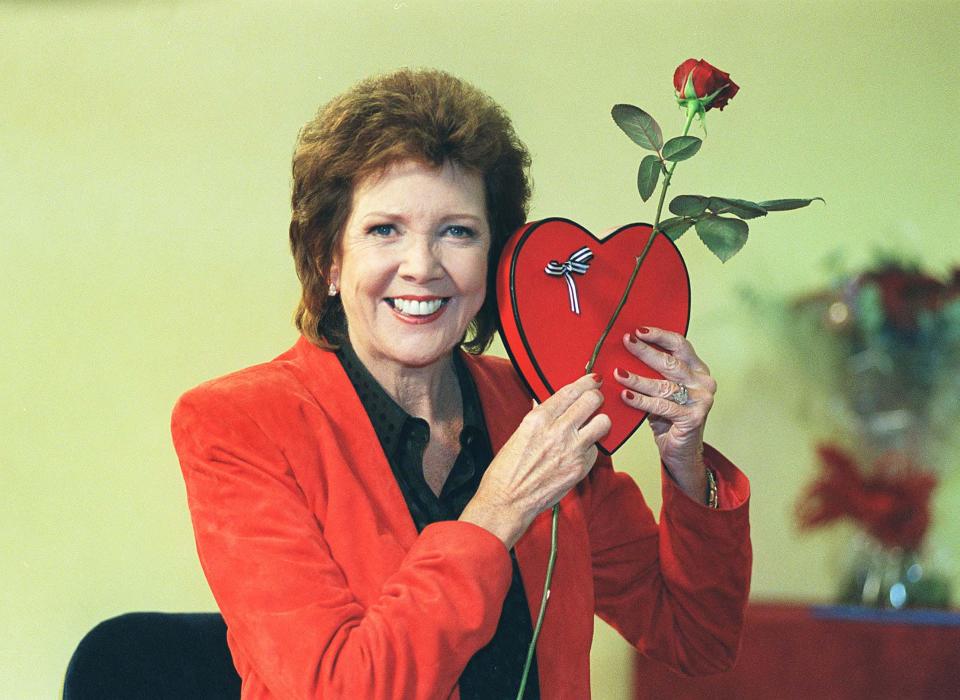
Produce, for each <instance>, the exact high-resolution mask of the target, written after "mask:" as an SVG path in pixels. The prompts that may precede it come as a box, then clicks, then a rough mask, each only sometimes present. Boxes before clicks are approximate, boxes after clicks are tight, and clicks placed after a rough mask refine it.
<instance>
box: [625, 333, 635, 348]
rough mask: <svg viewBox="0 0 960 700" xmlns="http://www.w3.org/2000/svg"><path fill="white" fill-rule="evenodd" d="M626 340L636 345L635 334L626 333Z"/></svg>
mask: <svg viewBox="0 0 960 700" xmlns="http://www.w3.org/2000/svg"><path fill="white" fill-rule="evenodd" d="M627 342H628V343H630V344H631V345H636V344H637V336H635V335H634V334H633V333H627Z"/></svg>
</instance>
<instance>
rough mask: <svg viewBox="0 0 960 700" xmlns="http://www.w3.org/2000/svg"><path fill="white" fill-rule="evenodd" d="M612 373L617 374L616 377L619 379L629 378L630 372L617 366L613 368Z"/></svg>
mask: <svg viewBox="0 0 960 700" xmlns="http://www.w3.org/2000/svg"><path fill="white" fill-rule="evenodd" d="M613 373H614V374H615V375H617V376H618V377H620V379H629V378H630V373H629V372H625V371H623V370H622V369H620V368H619V367H617V368H616V369H615V370H613Z"/></svg>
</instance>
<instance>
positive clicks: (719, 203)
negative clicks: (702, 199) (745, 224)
mask: <svg viewBox="0 0 960 700" xmlns="http://www.w3.org/2000/svg"><path fill="white" fill-rule="evenodd" d="M707 209H709V210H710V211H712V212H714V213H715V214H733V215H734V216H738V217H740V218H741V219H756V218H757V217H758V216H766V215H767V210H766V209H764V208H763V207H761V206H760V205H759V204H757V203H756V202H750V201H748V200H746V199H732V198H730V197H711V198H710V204H709V205H707Z"/></svg>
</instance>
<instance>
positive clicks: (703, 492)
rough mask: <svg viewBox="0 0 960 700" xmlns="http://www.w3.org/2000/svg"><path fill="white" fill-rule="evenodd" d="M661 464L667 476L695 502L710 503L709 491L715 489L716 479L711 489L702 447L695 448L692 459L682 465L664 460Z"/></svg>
mask: <svg viewBox="0 0 960 700" xmlns="http://www.w3.org/2000/svg"><path fill="white" fill-rule="evenodd" d="M663 466H664V468H665V470H666V472H667V474H668V475H669V477H670V478H671V479H672V480H673V482H674V483H675V484H676V485H677V487H678V488H679V489H680V490H681V491H683V492H684V493H685V494H686V495H687V496H689V497H690V498H691V499H692V500H694V501H696V502H697V503H703V504H704V505H710V502H711V491H715V490H716V481H714V482H713V488H712V489H711V481H710V478H711V476H712V475H710V474H708V472H709V469H708V468H707V464H706V462H705V461H704V459H703V448H702V447H701V448H700V449H699V450H697V452H696V454H695V455H694V457H693V459H692V460H690V461H688V462H686V463H685V464H683V465H682V466H681V465H676V464H668V463H667V462H664V463H663Z"/></svg>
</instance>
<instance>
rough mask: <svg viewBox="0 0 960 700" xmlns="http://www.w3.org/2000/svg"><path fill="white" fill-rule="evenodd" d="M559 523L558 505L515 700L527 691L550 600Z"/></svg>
mask: <svg viewBox="0 0 960 700" xmlns="http://www.w3.org/2000/svg"><path fill="white" fill-rule="evenodd" d="M559 523H560V504H559V503H558V504H557V505H555V506H554V507H553V522H552V523H551V525H550V559H549V561H548V562H547V577H546V579H544V583H543V598H542V599H541V600H540V612H539V613H538V614H537V626H536V627H534V628H533V637H531V639H530V646H529V647H528V648H527V660H526V662H525V663H524V664H523V675H522V676H521V677H520V689H519V690H518V691H517V700H522V698H523V693H524V691H525V690H526V689H527V676H528V675H529V674H530V666H531V664H533V652H534V650H535V649H536V648H537V637H539V636H540V628H541V627H542V626H543V617H544V614H545V613H546V612H547V601H548V600H549V599H550V579H552V578H553V565H554V563H556V561H557V529H558V526H559Z"/></svg>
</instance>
